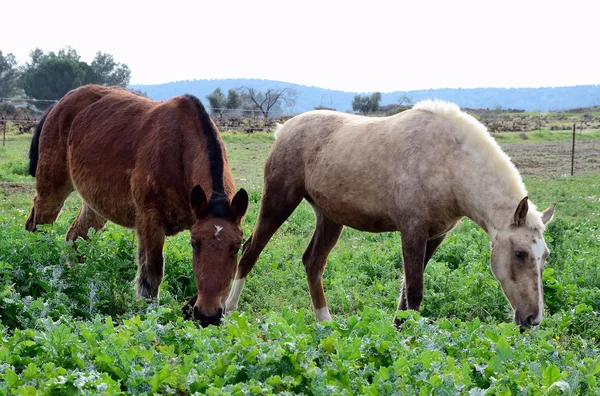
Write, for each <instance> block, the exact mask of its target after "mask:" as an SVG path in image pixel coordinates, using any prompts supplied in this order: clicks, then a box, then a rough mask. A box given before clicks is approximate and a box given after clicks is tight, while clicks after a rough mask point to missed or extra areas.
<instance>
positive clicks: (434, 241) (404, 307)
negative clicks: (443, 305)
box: [396, 234, 446, 323]
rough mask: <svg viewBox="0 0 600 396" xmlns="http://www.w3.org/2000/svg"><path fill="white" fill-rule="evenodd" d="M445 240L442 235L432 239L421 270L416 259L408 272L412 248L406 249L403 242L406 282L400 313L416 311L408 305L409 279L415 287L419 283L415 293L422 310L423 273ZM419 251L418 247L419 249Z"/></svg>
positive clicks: (418, 306)
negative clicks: (409, 310)
mask: <svg viewBox="0 0 600 396" xmlns="http://www.w3.org/2000/svg"><path fill="white" fill-rule="evenodd" d="M444 238H446V235H445V234H444V235H442V236H440V237H438V238H435V239H430V240H428V241H427V242H426V246H425V256H424V258H423V265H422V266H421V268H422V269H421V270H420V271H419V268H418V267H419V266H418V265H417V264H416V259H415V261H414V262H413V264H412V265H409V269H408V271H407V262H408V261H407V256H406V255H407V253H406V252H408V251H409V249H410V248H406V247H405V245H404V240H403V241H402V254H403V256H404V282H403V283H402V293H401V294H400V302H399V303H398V311H406V310H407V309H415V308H414V307H411V306H409V304H408V298H407V294H410V293H407V279H408V278H410V279H412V280H413V282H412V284H413V285H414V284H415V282H416V283H417V285H416V286H413V291H416V292H417V295H416V299H415V301H414V302H415V303H416V301H417V300H418V304H417V308H416V310H418V309H419V308H420V305H421V301H422V299H423V272H424V271H425V267H427V263H428V262H429V260H430V259H431V257H432V256H433V254H434V253H435V251H436V250H437V248H438V247H439V246H440V244H441V243H442V241H443V240H444ZM415 243H416V242H415ZM417 249H418V247H417ZM415 273H420V275H417V276H415ZM408 283H409V284H411V282H410V281H409V282H408ZM418 283H420V288H419V286H418ZM396 323H397V319H396Z"/></svg>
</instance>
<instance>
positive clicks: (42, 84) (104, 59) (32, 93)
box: [0, 46, 131, 109]
mask: <svg viewBox="0 0 600 396" xmlns="http://www.w3.org/2000/svg"><path fill="white" fill-rule="evenodd" d="M130 79H131V70H130V69H129V67H128V66H127V65H126V64H123V63H119V62H117V61H116V60H115V58H114V56H113V55H111V54H107V53H104V52H101V51H98V52H96V56H95V57H94V59H93V60H92V62H91V63H89V64H88V63H86V62H83V61H82V60H81V57H80V56H79V54H78V53H77V51H76V50H75V49H74V48H72V47H68V46H67V47H64V48H62V49H60V50H59V51H58V52H56V53H55V52H53V51H49V52H45V51H43V50H41V49H39V48H36V49H34V50H33V51H31V52H30V53H29V61H28V62H27V63H25V64H24V65H19V64H18V62H17V60H16V58H15V56H14V55H13V54H11V53H8V54H6V55H4V53H3V52H2V50H0V98H12V97H22V96H27V97H29V98H32V99H37V100H38V102H36V104H35V106H36V107H37V108H39V109H44V108H45V107H47V106H48V104H49V103H50V101H54V100H58V99H60V98H62V97H63V96H64V95H65V94H66V93H67V92H69V91H70V90H72V89H74V88H77V87H80V86H82V85H85V84H100V85H106V86H109V85H110V86H120V87H126V86H127V85H128V84H129V81H130ZM46 101H47V102H46Z"/></svg>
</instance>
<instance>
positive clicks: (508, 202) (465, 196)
mask: <svg viewBox="0 0 600 396" xmlns="http://www.w3.org/2000/svg"><path fill="white" fill-rule="evenodd" d="M483 169H485V167H478V166H472V167H470V168H469V169H464V171H465V173H464V174H463V175H464V177H461V180H462V186H461V187H462V189H461V193H460V194H458V195H459V196H458V197H457V199H458V201H459V202H458V206H459V208H460V209H461V212H462V214H463V215H464V216H466V217H468V218H470V219H471V220H473V221H474V222H475V223H477V224H478V225H479V226H480V227H481V228H483V229H484V230H485V231H486V232H487V233H488V235H489V236H490V237H491V238H492V240H494V236H495V234H496V233H497V232H498V231H500V230H505V229H507V228H508V227H509V226H510V224H511V223H512V219H513V217H514V213H515V210H516V208H517V205H518V204H519V201H520V200H521V199H522V198H523V197H524V196H525V195H526V194H527V193H526V192H524V191H523V192H521V191H519V190H517V189H516V188H515V187H514V186H511V184H510V183H509V182H508V181H507V180H506V179H504V178H502V177H489V176H488V175H485V174H484V172H483ZM515 190H517V191H515ZM517 195H523V196H522V197H518V196H517Z"/></svg>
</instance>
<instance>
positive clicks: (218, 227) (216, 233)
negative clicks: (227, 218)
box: [215, 225, 223, 240]
mask: <svg viewBox="0 0 600 396" xmlns="http://www.w3.org/2000/svg"><path fill="white" fill-rule="evenodd" d="M215 228H216V229H217V231H216V232H215V238H217V239H219V232H221V230H222V229H223V227H221V226H220V225H216V226H215ZM219 240H220V239H219Z"/></svg>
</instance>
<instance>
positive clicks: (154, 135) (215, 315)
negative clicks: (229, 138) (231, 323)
mask: <svg viewBox="0 0 600 396" xmlns="http://www.w3.org/2000/svg"><path fill="white" fill-rule="evenodd" d="M30 160H31V162H30V168H29V172H30V174H31V175H32V176H35V177H36V191H37V195H36V197H35V198H34V203H33V208H32V209H31V214H30V215H29V218H28V219H27V223H26V225H25V227H26V229H27V230H29V231H34V230H35V229H36V225H38V224H48V223H52V222H54V220H55V219H56V217H57V216H58V214H59V212H60V210H61V208H62V206H63V203H64V201H65V199H66V198H67V196H68V195H69V194H70V193H71V192H72V191H73V190H77V192H78V193H79V195H80V196H81V198H82V199H83V204H82V206H81V209H80V210H79V213H78V215H77V218H76V219H75V221H73V224H72V225H71V228H70V229H69V231H68V233H67V240H69V241H75V240H76V239H77V238H78V237H82V238H86V236H87V232H88V230H89V228H90V227H93V228H94V229H96V230H100V229H101V228H102V227H103V226H104V224H105V223H106V221H107V220H110V221H112V222H114V223H117V224H119V225H122V226H124V227H128V228H135V229H136V231H137V236H138V242H139V246H138V271H137V277H136V290H137V294H138V295H139V296H140V297H144V298H156V297H158V293H159V286H160V284H161V282H162V279H163V273H164V269H163V267H164V265H163V244H164V239H165V236H166V235H174V234H176V233H178V232H180V231H182V230H186V229H189V230H190V232H191V244H192V249H193V269H194V275H195V279H196V285H197V288H198V293H197V295H196V296H195V299H194V300H193V301H191V305H193V306H194V309H193V315H194V317H195V318H196V319H198V320H199V321H200V322H201V323H203V324H210V323H218V322H219V321H220V319H221V317H222V314H223V303H222V300H223V301H224V297H225V296H226V295H227V293H228V291H229V283H230V282H231V279H232V277H233V274H234V271H235V267H236V264H237V252H238V249H239V247H240V245H241V241H242V229H241V227H240V222H241V219H242V217H243V216H244V214H245V212H246V208H247V206H248V195H247V194H246V192H245V191H244V190H243V189H242V190H240V191H239V192H238V193H237V194H235V185H234V181H233V177H232V176H231V173H230V171H229V168H228V166H227V154H226V152H225V147H224V145H223V142H222V140H221V138H220V136H219V133H218V130H217V128H216V126H215V124H214V123H213V122H212V120H211V119H210V117H209V115H208V114H207V112H206V110H205V109H204V106H203V105H202V103H201V102H200V101H199V100H198V99H197V98H195V97H194V96H191V95H184V96H179V97H175V98H173V99H170V100H168V101H166V102H154V101H152V100H150V99H147V98H144V97H141V96H139V95H136V94H133V93H131V92H129V91H127V90H124V89H119V88H108V87H101V86H95V85H88V86H84V87H81V88H78V89H75V90H73V91H71V92H69V93H68V94H67V95H65V97H63V98H62V99H61V100H60V102H58V103H57V104H56V105H55V106H54V107H53V108H52V109H50V110H49V112H48V113H47V114H46V115H45V116H44V118H43V119H42V121H41V122H40V124H39V125H38V127H37V130H36V133H35V136H34V139H33V142H32V145H31V149H30ZM200 185H202V186H203V187H200ZM234 194H235V195H234ZM207 197H208V198H207Z"/></svg>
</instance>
